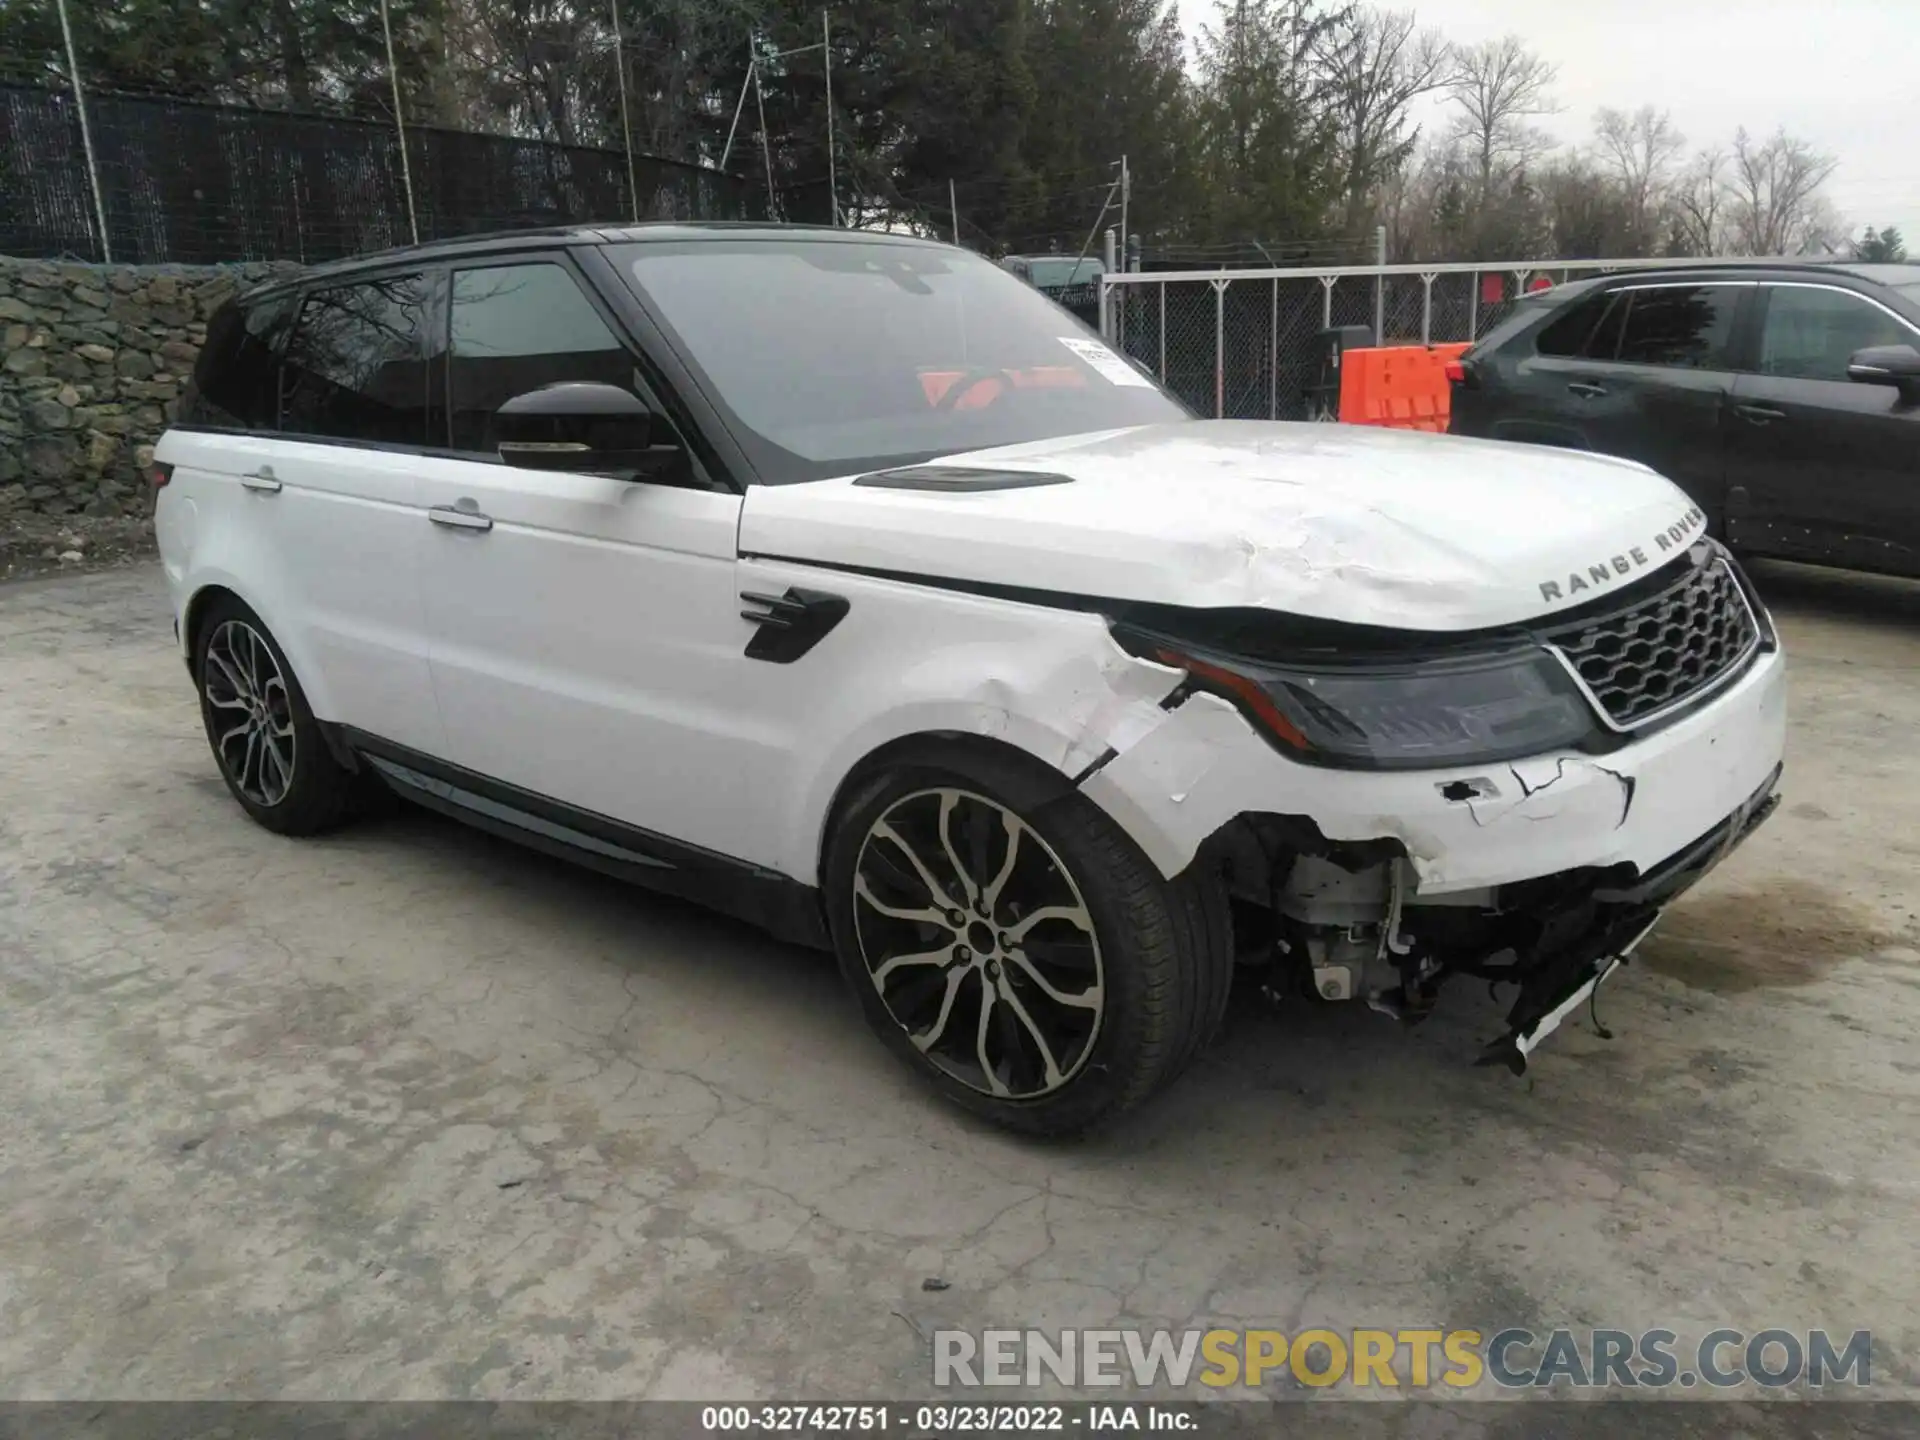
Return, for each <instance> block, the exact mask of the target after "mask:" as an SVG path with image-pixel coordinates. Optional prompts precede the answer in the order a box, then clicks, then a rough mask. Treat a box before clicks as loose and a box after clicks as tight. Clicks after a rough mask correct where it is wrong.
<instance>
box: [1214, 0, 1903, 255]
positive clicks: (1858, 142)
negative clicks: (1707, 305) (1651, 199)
mask: <svg viewBox="0 0 1920 1440" xmlns="http://www.w3.org/2000/svg"><path fill="white" fill-rule="evenodd" d="M1179 3H1180V15H1181V20H1182V23H1183V24H1184V25H1185V27H1186V30H1187V33H1188V35H1189V37H1191V36H1193V35H1194V34H1196V33H1198V29H1199V25H1200V23H1201V22H1202V21H1204V20H1208V19H1211V18H1212V16H1213V14H1214V10H1215V5H1214V0H1179ZM1383 8H1386V9H1402V10H1405V9H1410V10H1413V11H1414V12H1415V13H1416V14H1417V15H1418V16H1419V17H1420V21H1421V23H1422V24H1424V25H1429V26H1432V27H1433V28H1435V29H1437V30H1439V31H1441V32H1442V33H1443V34H1445V35H1446V36H1447V37H1448V38H1449V39H1452V40H1457V41H1462V42H1465V43H1468V44H1474V43H1477V42H1479V41H1482V40H1491V39H1496V38H1498V37H1499V36H1501V35H1505V34H1508V33H1512V34H1515V35H1519V36H1520V37H1521V38H1522V39H1523V40H1525V41H1526V43H1527V45H1528V47H1529V48H1531V49H1533V50H1535V51H1537V52H1538V53H1539V54H1541V55H1543V56H1545V57H1546V58H1547V59H1548V60H1549V61H1551V62H1552V63H1553V64H1555V65H1557V66H1558V67H1559V70H1560V76H1559V81H1558V84H1557V85H1556V87H1555V88H1556V93H1557V94H1558V97H1559V101H1560V105H1561V113H1560V114H1558V115H1556V116H1552V117H1550V118H1549V119H1547V120H1546V121H1545V122H1544V123H1545V126H1546V128H1547V129H1549V130H1551V131H1553V132H1554V133H1555V134H1556V135H1558V136H1559V137H1560V138H1562V139H1563V140H1568V141H1579V142H1583V143H1584V142H1585V141H1586V140H1587V139H1588V138H1589V136H1590V135H1591V133H1592V128H1593V112H1594V111H1595V110H1596V109H1598V108H1599V107H1600V106H1602V105H1611V106H1614V107H1616V108H1618V109H1623V110H1631V109H1635V108H1637V107H1639V106H1641V105H1646V104H1652V105H1656V106H1659V107H1661V108H1664V109H1666V110H1670V111H1671V112H1672V113H1673V118H1674V123H1675V124H1677V125H1678V126H1679V127H1680V129H1681V131H1682V132H1684V133H1685V135H1686V137H1687V143H1688V150H1689V152H1691V151H1692V150H1694V149H1697V148H1699V147H1701V146H1704V145H1706V144H1709V143H1718V144H1721V145H1728V144H1730V143H1731V142H1732V139H1733V132H1734V129H1735V128H1736V127H1737V126H1740V125H1745V126H1746V127H1747V129H1748V130H1750V131H1752V132H1754V133H1756V134H1770V133H1771V132H1772V131H1773V130H1774V129H1775V128H1776V127H1778V126H1781V125H1785V126H1786V127H1787V129H1788V130H1790V131H1792V132H1793V133H1794V134H1796V135H1800V136H1803V137H1805V138H1806V139H1808V140H1811V141H1812V142H1814V144H1815V145H1817V146H1818V147H1819V148H1821V149H1822V150H1824V151H1826V152H1827V153H1828V154H1830V155H1833V156H1835V157H1837V158H1838V160H1839V161H1840V168H1839V169H1838V170H1837V171H1836V172H1835V173H1834V176H1833V179H1832V180H1830V181H1829V182H1828V186H1827V194H1828V196H1829V197H1830V198H1831V199H1832V201H1833V203H1834V204H1835V205H1836V206H1837V207H1838V208H1839V209H1840V211H1841V213H1842V214H1843V215H1845V216H1846V218H1847V221H1848V222H1849V224H1850V225H1851V226H1852V227H1853V230H1854V233H1856V234H1857V233H1858V232H1859V229H1860V227H1861V226H1864V225H1873V226H1876V227H1878V226H1882V225H1898V226H1899V227H1900V231H1901V233H1902V234H1903V235H1904V236H1905V237H1906V240H1907V247H1908V251H1909V253H1911V254H1915V255H1920V127H1917V126H1916V124H1915V121H1914V113H1915V99H1916V97H1920V0H1812V3H1809V0H1385V3H1384V5H1383Z"/></svg>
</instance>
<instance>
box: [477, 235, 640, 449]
mask: <svg viewBox="0 0 1920 1440" xmlns="http://www.w3.org/2000/svg"><path fill="white" fill-rule="evenodd" d="M447 364H448V389H449V392H450V408H451V409H452V412H453V448H454V449H456V450H478V451H491V450H493V449H494V448H495V442H494V438H493V412H494V411H495V410H498V409H499V408H500V406H501V405H502V404H504V403H505V402H506V401H508V400H511V399H512V398H513V397H514V396H516V395H524V394H525V393H526V392H527V391H529V390H538V389H539V388H540V387H541V386H543V385H552V384H554V383H556V382H558V381H563V380H597V381H600V382H602V383H603V384H607V385H618V386H620V387H621V388H622V389H624V390H631V389H633V357H632V356H631V355H629V354H628V353H627V350H626V347H625V346H623V345H622V344H621V343H620V341H619V339H618V337H616V336H615V335H614V333H613V330H612V329H611V328H610V327H609V326H608V324H607V322H606V321H604V320H602V319H601V318H600V312H599V311H597V310H595V309H594V308H593V305H592V303H591V302H590V301H589V300H588V299H587V297H586V295H585V294H584V293H583V292H582V291H581V289H580V286H579V285H578V284H577V283H576V282H575V281H574V278H573V276H572V275H571V274H570V273H568V271H567V270H566V269H565V268H564V267H563V266H560V265H556V264H552V263H550V262H541V263H538V264H532V265H496V266H491V267H489V268H487V269H484V270H458V271H455V272H454V276H453V316H452V335H451V344H450V346H449V349H448V361H447Z"/></svg>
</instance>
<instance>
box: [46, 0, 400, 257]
mask: <svg viewBox="0 0 1920 1440" xmlns="http://www.w3.org/2000/svg"><path fill="white" fill-rule="evenodd" d="M60 36H61V38H62V39H63V40H65V41H66V42H67V79H68V80H69V81H71V82H72V84H73V104H74V108H75V109H76V110H78V111H79V112H80V145H81V148H82V149H84V150H85V151H86V152H87V179H88V181H89V182H90V183H91V184H92V186H93V215H94V219H95V220H97V221H98V222H99V224H100V263H101V264H102V265H111V264H112V263H113V242H112V241H110V240H109V239H107V202H106V201H105V200H104V199H103V198H102V197H101V194H100V162H99V161H98V160H97V159H96V158H95V157H94V153H93V126H91V125H89V124H88V123H87V92H86V91H85V90H84V89H83V88H82V87H81V84H80V62H79V61H78V60H77V59H75V58H74V52H73V26H72V25H70V24H68V23H67V0H60ZM389 45H391V42H389ZM388 53H389V54H391V53H392V52H391V49H389V52H388Z"/></svg>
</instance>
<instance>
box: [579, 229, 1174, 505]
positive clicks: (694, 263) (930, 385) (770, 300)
mask: <svg viewBox="0 0 1920 1440" xmlns="http://www.w3.org/2000/svg"><path fill="white" fill-rule="evenodd" d="M615 254H616V259H617V260H618V261H619V263H620V267H621V270H622V272H623V273H624V274H626V275H628V276H629V277H630V278H631V280H632V281H633V283H634V284H635V286H636V288H637V289H638V290H639V292H640V294H641V295H642V296H643V297H644V298H645V299H646V300H647V301H649V302H650V303H651V304H652V306H653V307H654V309H655V311H656V312H657V313H658V315H659V316H660V317H661V318H662V319H663V320H664V321H665V322H666V325H667V327H668V329H669V331H670V332H671V337H672V339H673V341H674V342H675V344H676V345H677V347H678V349H679V351H680V354H681V357H682V359H684V360H685V361H686V362H687V363H688V365H689V366H690V367H691V368H692V369H693V370H694V372H695V375H696V378H697V379H698V380H699V382H700V384H701V386H702V388H703V389H704V390H705V391H706V394H707V398H708V399H709V400H711V401H712V402H713V404H714V405H715V406H716V407H717V408H719V409H720V411H721V412H722V414H723V415H724V416H725V417H726V419H727V421H728V423H729V425H730V426H731V428H732V429H733V430H734V432H735V437H736V439H737V440H738V441H739V442H740V444H741V446H742V448H744V449H745V450H747V452H748V454H749V456H750V458H751V459H752V460H753V463H754V468H755V469H756V470H757V471H759V474H760V478H761V479H763V480H767V481H772V482H774V483H784V482H788V481H794V480H814V479H822V478H825V477H827V476H830V475H844V474H850V473H854V472H856V471H862V470H874V469H880V468H882V467H884V466H887V465H901V464H911V463H913V462H915V461H919V460H926V459H931V458H934V457H936V456H941V455H952V454H956V453H958V452H960V451H965V450H979V449H984V448H986V447H988V446H993V445H1011V444H1017V443H1019V442H1022V441H1027V440H1047V439H1052V438H1054V437H1057V436H1061V435H1076V434H1081V433H1084V432H1087V431H1094V430H1115V429H1121V428H1124V427H1127V426H1132V425H1150V424H1155V423H1158V422H1161V421H1167V420H1181V419H1186V418H1188V414H1187V411H1186V410H1185V409H1184V408H1182V407H1181V405H1180V404H1179V402H1178V401H1176V400H1174V399H1172V398H1171V397H1169V396H1168V395H1167V394H1166V393H1165V392H1164V391H1162V390H1161V389H1160V387H1159V386H1158V385H1156V384H1155V383H1154V382H1153V381H1152V380H1150V379H1149V378H1147V377H1146V376H1145V375H1143V374H1142V373H1141V372H1140V371H1139V370H1137V369H1136V368H1134V366H1133V365H1132V364H1131V363H1130V362H1128V361H1127V360H1125V359H1123V358H1122V357H1121V356H1119V355H1118V354H1116V353H1115V352H1114V351H1112V350H1110V349H1109V348H1108V347H1107V346H1106V345H1105V344H1103V343H1102V342H1101V340H1100V338H1099V337H1098V336H1097V335H1095V334H1094V333H1093V332H1092V331H1090V330H1088V329H1087V328H1086V327H1085V326H1083V325H1082V324H1081V323H1080V322H1079V321H1078V320H1076V319H1075V318H1074V317H1073V316H1072V315H1070V314H1068V313H1067V312H1066V311H1065V310H1063V309H1061V308H1060V307H1059V306H1058V305H1056V304H1054V303H1053V302H1052V301H1051V300H1048V299H1047V298H1046V297H1045V296H1043V295H1041V294H1040V293H1039V292H1038V291H1036V290H1034V289H1033V288H1032V287H1030V286H1028V285H1025V284H1023V283H1021V282H1020V281H1019V280H1017V279H1015V278H1014V277H1013V276H1011V275H1008V274H1007V273H1006V272H1005V271H1003V270H1001V269H1000V268H999V267H997V266H995V265H993V264H991V263H989V262H988V261H986V260H983V259H981V258H980V257H978V256H976V255H969V254H967V253H966V252H964V251H959V250H949V249H946V248H936V247H934V246H923V245H903V244H900V243H898V242H888V241H865V242H863V241H859V240H841V239H826V238H818V239H815V238H801V237H795V238H786V237H782V238H779V239H771V240H767V239H747V238H741V239H719V238H715V239H702V240H697V241H687V242H679V241H658V242H649V243H641V244H633V245H624V246H620V247H618V248H617V250H616V252H615Z"/></svg>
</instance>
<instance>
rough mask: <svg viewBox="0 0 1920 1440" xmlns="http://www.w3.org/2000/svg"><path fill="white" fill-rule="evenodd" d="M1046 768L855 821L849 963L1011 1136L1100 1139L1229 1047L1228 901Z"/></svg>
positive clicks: (879, 1011)
mask: <svg viewBox="0 0 1920 1440" xmlns="http://www.w3.org/2000/svg"><path fill="white" fill-rule="evenodd" d="M1040 771H1041V767H1038V765H1037V762H1026V761H1024V760H1023V759H1022V758H1020V757H1014V756H1004V757H1003V756H999V755H990V754H982V753H975V752H973V751H971V750H956V752H954V753H950V754H940V755H938V756H932V755H930V756H929V758H928V761H927V763H913V764H903V765H900V766H898V767H896V768H894V769H891V770H888V771H886V772H884V773H882V774H880V775H878V776H876V777H874V778H873V779H872V780H870V781H868V782H867V783H865V784H864V785H863V786H861V787H860V788H859V789H858V790H857V791H856V792H855V794H854V795H853V797H852V798H851V800H850V801H849V802H848V803H847V804H846V805H845V806H843V807H842V810H841V812H840V815H839V818H838V822H837V824H836V827H835V830H834V833H833V837H832V841H831V844H830V845H829V848H828V855H827V864H826V879H827V896H828V912H829V917H828V918H829V921H830V923H831V926H832V930H833V938H834V947H835V950H836V951H837V952H838V955H839V959H840V966H841V971H842V973H843V975H844V976H845V977H846V980H847V983H848V984H849V985H851V986H852V987H853V990H854V993H855V995H856V996H857V998H858V999H859V1002H860V1006H861V1009H862V1011H863V1012H864V1014H865V1015H866V1018H867V1021H868V1023H869V1024H870V1025H871V1026H872V1027H873V1029H874V1031H875V1032H876V1033H877V1034H878V1035H879V1036H880V1038H881V1040H882V1041H883V1042H884V1043H885V1044H886V1045H887V1047H888V1048H889V1049H891V1050H892V1051H893V1052H894V1053H895V1054H896V1055H898V1056H900V1057H901V1058H902V1059H903V1060H905V1061H906V1062H907V1063H908V1065H910V1066H911V1067H912V1068H913V1069H914V1070H916V1071H917V1072H918V1073H919V1074H920V1075H921V1076H922V1077H923V1078H924V1079H926V1080H927V1081H928V1082H929V1083H931V1084H932V1085H933V1086H934V1088H935V1089H937V1090H938V1091H940V1093H942V1094H943V1095H945V1096H947V1097H948V1098H949V1099H951V1100H953V1101H955V1102H956V1103H958V1104H960V1105H962V1106H964V1107H966V1108H967V1109H969V1110H971V1111H973V1112H975V1113H976V1114H979V1115H982V1116H985V1117H986V1118H988V1119H990V1120H992V1121H994V1122H995V1123H996V1124H999V1125H1002V1126H1005V1127H1006V1128H1008V1129H1011V1130H1017V1131H1022V1132H1025V1133H1028V1134H1036V1135H1067V1134H1072V1133H1076V1132H1079V1131H1084V1130H1087V1129H1090V1128H1092V1127H1093V1126H1095V1125H1098V1124H1101V1123H1103V1122H1105V1121H1107V1120H1110V1119H1112V1118H1114V1117H1115V1116H1117V1115H1119V1114H1121V1113H1122V1112H1124V1111H1126V1110H1127V1109H1129V1108H1131V1107H1132V1106H1134V1105H1137V1104H1139V1103H1140V1102H1141V1101H1143V1100H1145V1099H1146V1098H1147V1097H1148V1096H1150V1095H1152V1094H1154V1093H1155V1092H1156V1091H1158V1090H1159V1089H1161V1088H1162V1087H1163V1086H1165V1085H1167V1084H1168V1083H1169V1082H1171V1081H1172V1080H1173V1079H1174V1078H1175V1077H1176V1076H1177V1075H1179V1073H1180V1072H1181V1071H1182V1070H1184V1069H1185V1068H1186V1066H1187V1065H1188V1063H1189V1062H1191V1060H1192V1059H1193V1057H1194V1055H1195V1054H1196V1053H1197V1052H1198V1051H1199V1049H1200V1048H1201V1046H1202V1045H1203V1044H1204V1043H1205V1042H1206V1041H1207V1040H1208V1039H1210V1038H1211V1036H1212V1035H1213V1033H1214V1032H1215V1031H1216V1030H1217V1029H1218V1027H1219V1024H1220V1020H1221V1017H1222V1015H1223V1014H1224V1011H1225V1008H1226V1000H1227V988H1228V985H1229V982H1230V981H1231V978H1232V954H1233V950H1232V943H1231V937H1230V935H1229V924H1228V912H1227V904H1226V898H1225V893H1224V890H1223V888H1222V887H1221V885H1220V882H1219V880H1218V877H1217V876H1214V875H1212V874H1211V873H1210V872H1208V871H1206V870H1205V869H1204V868H1203V867H1202V866H1200V865H1194V866H1190V867H1189V868H1188V870H1187V872H1186V873H1185V874H1183V875H1181V876H1180V877H1179V878H1177V879H1175V880H1171V881H1169V880H1166V879H1164V878H1163V877H1162V876H1161V875H1160V874H1159V873H1158V872H1157V871H1156V870H1155V869H1154V868H1153V866H1152V865H1151V864H1150V863H1149V862H1148V861H1147V859H1146V857H1145V856H1144V855H1143V854H1141V852H1140V850H1139V847H1138V846H1136V845H1135V844H1134V843H1133V841H1132V840H1131V839H1129V838H1128V836H1127V835H1126V833H1125V832H1124V831H1122V830H1121V829H1120V828H1119V826H1117V825H1116V824H1115V823H1114V822H1113V821H1112V820H1111V819H1110V818H1109V817H1108V816H1107V815H1106V813H1105V812H1104V811H1102V810H1100V809H1099V807H1098V806H1096V805H1094V804H1093V803H1092V802H1091V801H1089V800H1087V799H1086V798H1085V797H1084V796H1082V795H1080V794H1079V793H1078V792H1076V791H1074V790H1073V789H1072V788H1070V787H1068V786H1067V785H1066V784H1065V782H1064V781H1062V780H1061V779H1060V778H1059V777H1058V776H1057V775H1054V774H1052V772H1045V773H1044V774H1043V773H1040Z"/></svg>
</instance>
